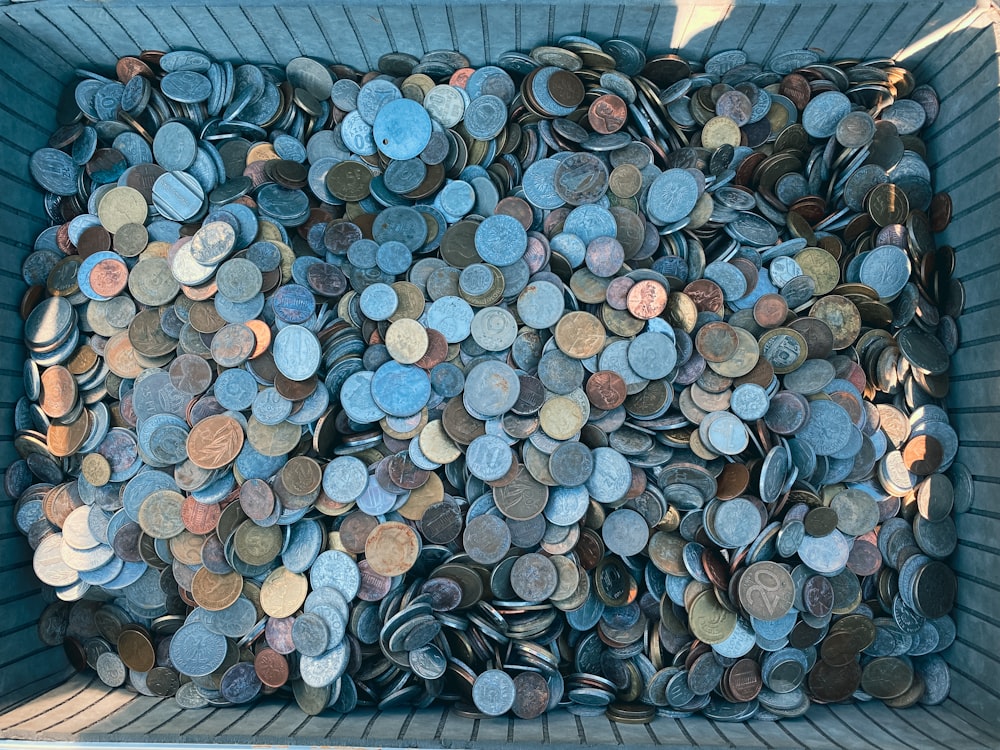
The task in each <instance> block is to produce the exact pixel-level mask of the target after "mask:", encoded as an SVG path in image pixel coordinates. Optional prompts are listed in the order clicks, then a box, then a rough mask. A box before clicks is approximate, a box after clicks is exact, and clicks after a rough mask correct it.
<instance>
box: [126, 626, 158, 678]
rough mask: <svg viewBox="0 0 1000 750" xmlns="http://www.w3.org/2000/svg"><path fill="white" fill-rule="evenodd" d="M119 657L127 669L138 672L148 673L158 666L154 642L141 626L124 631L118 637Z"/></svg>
mask: <svg viewBox="0 0 1000 750" xmlns="http://www.w3.org/2000/svg"><path fill="white" fill-rule="evenodd" d="M118 655H119V656H120V657H121V660H122V662H123V663H124V664H125V666H126V667H128V668H129V669H134V670H135V671H136V672H148V671H149V670H150V669H152V668H153V666H154V665H155V664H156V652H155V651H154V649H153V642H152V641H151V640H150V639H149V635H148V634H147V633H146V632H145V631H144V630H142V629H140V628H139V626H135V627H134V629H128V630H122V632H121V635H119V636H118Z"/></svg>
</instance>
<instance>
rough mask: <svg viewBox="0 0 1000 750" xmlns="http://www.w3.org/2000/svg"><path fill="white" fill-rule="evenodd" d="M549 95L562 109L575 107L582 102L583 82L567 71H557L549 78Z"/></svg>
mask: <svg viewBox="0 0 1000 750" xmlns="http://www.w3.org/2000/svg"><path fill="white" fill-rule="evenodd" d="M548 90H549V94H551V95H552V98H553V99H555V100H556V102H557V103H558V104H560V105H561V106H563V107H577V106H578V105H579V104H580V102H582V101H583V97H584V93H585V92H584V88H583V82H582V81H581V80H580V79H579V78H578V77H577V76H575V75H574V74H573V73H570V72H569V71H568V70H557V71H556V72H555V73H553V74H552V77H551V78H549V83H548Z"/></svg>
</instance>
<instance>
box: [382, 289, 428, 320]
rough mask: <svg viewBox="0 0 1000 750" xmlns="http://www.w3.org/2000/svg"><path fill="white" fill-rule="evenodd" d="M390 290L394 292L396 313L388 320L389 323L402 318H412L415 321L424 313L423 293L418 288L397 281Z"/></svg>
mask: <svg viewBox="0 0 1000 750" xmlns="http://www.w3.org/2000/svg"><path fill="white" fill-rule="evenodd" d="M392 289H393V291H394V292H396V299H398V300H399V303H398V304H397V305H396V312H394V313H393V314H392V316H391V317H390V318H389V320H390V321H393V322H395V321H397V320H400V319H402V318H412V319H413V320H416V319H417V318H419V317H420V316H421V315H423V313H424V305H425V302H424V293H423V292H422V291H420V287H418V286H417V285H416V284H412V283H410V282H409V281H397V282H395V283H393V284H392Z"/></svg>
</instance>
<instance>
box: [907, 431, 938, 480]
mask: <svg viewBox="0 0 1000 750" xmlns="http://www.w3.org/2000/svg"><path fill="white" fill-rule="evenodd" d="M942 458H944V449H943V448H942V447H941V443H940V442H938V441H937V440H936V439H935V438H933V437H931V436H930V435H916V436H915V437H912V438H910V440H909V442H907V444H906V446H905V447H904V448H903V463H904V464H906V468H907V469H909V470H910V471H912V472H913V473H914V474H916V475H918V476H922V477H923V476H927V475H929V474H933V473H934V472H935V471H937V469H938V467H939V466H940V465H941V459H942Z"/></svg>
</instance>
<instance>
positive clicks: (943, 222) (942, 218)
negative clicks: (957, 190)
mask: <svg viewBox="0 0 1000 750" xmlns="http://www.w3.org/2000/svg"><path fill="white" fill-rule="evenodd" d="M951 211H952V203H951V196H950V195H949V194H948V193H935V194H934V197H933V198H931V207H930V220H931V227H930V228H931V231H932V232H934V233H935V234H937V233H938V232H943V231H944V230H945V229H947V228H948V225H949V224H950V223H951Z"/></svg>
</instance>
